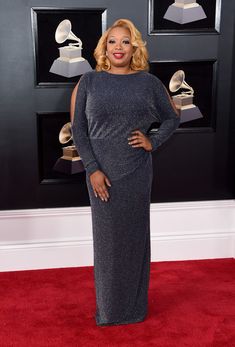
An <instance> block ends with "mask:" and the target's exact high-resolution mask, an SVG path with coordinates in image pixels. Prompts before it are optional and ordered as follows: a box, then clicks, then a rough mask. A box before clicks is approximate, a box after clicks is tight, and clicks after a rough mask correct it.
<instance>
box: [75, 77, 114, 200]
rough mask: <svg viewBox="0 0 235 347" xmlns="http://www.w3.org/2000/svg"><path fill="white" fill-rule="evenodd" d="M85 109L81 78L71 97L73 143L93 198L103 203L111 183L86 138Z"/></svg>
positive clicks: (84, 87)
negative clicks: (89, 184) (88, 181)
mask: <svg viewBox="0 0 235 347" xmlns="http://www.w3.org/2000/svg"><path fill="white" fill-rule="evenodd" d="M85 109H86V85H85V81H84V78H83V77H81V78H80V81H79V82H78V84H77V85H76V87H75V88H74V90H73V92H72V96H71V104H70V118H71V124H72V126H71V129H72V134H73V141H74V143H75V145H76V147H77V150H78V153H79V155H80V156H81V159H82V162H83V165H84V167H85V170H86V172H87V174H88V176H89V178H90V181H91V185H92V188H93V191H94V194H95V196H96V197H98V195H99V197H100V198H101V199H102V200H103V201H108V198H109V192H108V190H107V186H111V183H110V181H109V179H108V177H107V176H106V175H105V174H104V173H103V172H102V171H101V169H100V167H99V164H98V162H97V161H96V158H95V156H94V153H93V150H92V147H91V144H90V140H89V137H88V122H87V117H86V113H85Z"/></svg>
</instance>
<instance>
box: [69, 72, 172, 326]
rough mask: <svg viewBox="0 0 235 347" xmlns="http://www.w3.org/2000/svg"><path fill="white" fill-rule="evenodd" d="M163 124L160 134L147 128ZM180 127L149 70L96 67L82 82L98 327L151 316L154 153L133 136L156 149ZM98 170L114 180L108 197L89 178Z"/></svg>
mask: <svg viewBox="0 0 235 347" xmlns="http://www.w3.org/2000/svg"><path fill="white" fill-rule="evenodd" d="M156 121H158V122H159V123H161V125H160V127H159V129H158V131H155V132H148V129H149V127H150V125H151V124H152V123H153V122H156ZM178 125H179V117H178V116H177V115H176V114H175V112H174V110H173V109H172V106H171V105H170V102H169V100H168V96H167V94H166V91H165V89H164V87H163V85H162V83H161V81H160V80H159V79H158V78H157V77H155V76H153V75H151V74H150V73H147V72H144V71H141V72H137V73H134V74H129V75H117V74H110V73H108V72H104V71H102V72H96V71H91V72H88V73H85V74H84V75H83V76H82V77H81V79H80V83H79V87H78V92H77V98H76V104H75V114H74V122H73V125H72V132H73V139H74V142H75V145H76V146H77V149H78V152H79V154H80V156H81V158H82V160H83V164H84V166H85V169H86V183H87V187H88V192H89V198H90V203H91V212H92V231H93V247H94V274H95V289H96V313H95V320H96V324H97V325H119V324H130V323H136V322H141V321H143V320H144V319H145V317H146V315H147V311H148V287H149V273H150V258H151V255H150V196H151V185H152V175H153V173H152V156H151V152H147V151H145V150H144V149H143V148H138V147H136V148H134V147H131V146H130V145H129V144H128V139H127V138H128V137H129V136H130V133H131V131H133V130H135V129H139V130H141V131H142V132H144V133H145V134H146V136H148V137H149V139H150V141H151V143H152V145H153V150H152V151H154V150H156V149H157V148H158V146H160V145H161V144H162V143H163V142H164V141H166V140H167V139H168V138H169V137H170V135H171V134H172V133H173V132H174V130H175V129H176V128H177V127H178ZM97 169H100V170H102V171H103V172H104V173H105V174H106V175H107V176H108V177H109V179H110V181H111V187H108V190H109V194H110V198H109V200H108V202H105V201H102V200H101V199H100V198H96V197H95V195H94V192H93V189H92V186H91V183H90V178H89V177H90V175H91V173H93V172H94V171H96V170H97Z"/></svg>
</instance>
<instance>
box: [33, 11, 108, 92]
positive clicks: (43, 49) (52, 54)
mask: <svg viewBox="0 0 235 347" xmlns="http://www.w3.org/2000/svg"><path fill="white" fill-rule="evenodd" d="M104 11H105V10H104V9H70V10H69V9H53V10H52V9H36V8H35V9H34V10H33V12H32V21H33V23H32V24H33V32H34V44H35V58H36V62H35V70H36V83H37V84H38V85H40V86H43V85H44V86H45V85H49V84H51V83H62V82H64V83H71V82H76V81H77V79H78V78H77V76H75V77H71V78H66V77H63V76H59V75H56V74H53V73H51V72H49V70H50V68H51V65H52V63H53V61H54V60H55V59H57V58H58V57H59V50H58V48H59V47H63V46H67V45H68V44H69V43H70V42H74V41H70V40H68V41H65V42H64V43H62V44H58V43H57V42H56V41H55V31H56V28H57V26H58V25H59V23H60V22H61V21H62V20H64V19H69V20H70V22H71V24H72V32H73V33H74V34H75V35H76V36H77V37H79V38H80V39H81V41H82V43H83V46H82V47H83V49H82V56H83V58H85V59H87V60H88V62H89V63H90V65H91V66H92V68H95V65H96V62H95V59H94V57H93V52H94V49H95V47H96V45H97V42H98V40H99V38H100V36H101V35H102V15H103V13H104Z"/></svg>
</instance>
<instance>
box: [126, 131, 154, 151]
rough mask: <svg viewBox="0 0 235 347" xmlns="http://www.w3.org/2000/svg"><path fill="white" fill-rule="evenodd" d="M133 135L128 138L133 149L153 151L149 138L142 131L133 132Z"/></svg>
mask: <svg viewBox="0 0 235 347" xmlns="http://www.w3.org/2000/svg"><path fill="white" fill-rule="evenodd" d="M131 133H132V134H133V135H131V137H128V144H129V145H131V146H132V147H143V148H144V149H145V150H146V151H148V152H150V151H151V150H152V144H151V142H150V141H149V139H148V137H147V136H145V135H144V134H143V133H142V132H141V131H140V130H134V131H132V132H131Z"/></svg>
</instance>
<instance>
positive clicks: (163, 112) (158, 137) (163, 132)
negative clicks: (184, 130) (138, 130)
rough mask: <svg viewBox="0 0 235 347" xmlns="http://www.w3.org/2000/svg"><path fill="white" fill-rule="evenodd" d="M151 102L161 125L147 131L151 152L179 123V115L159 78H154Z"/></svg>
mask: <svg viewBox="0 0 235 347" xmlns="http://www.w3.org/2000/svg"><path fill="white" fill-rule="evenodd" d="M153 102H154V104H155V109H156V113H157V115H158V118H159V119H157V120H158V121H159V120H160V123H161V125H160V127H159V129H158V130H154V129H153V130H151V131H149V132H148V138H149V140H150V142H151V144H152V147H153V148H152V151H151V152H153V151H155V150H156V149H157V148H158V147H159V146H160V145H161V144H162V143H164V142H165V141H166V140H167V139H168V138H169V137H170V136H171V135H172V134H173V132H174V131H175V130H176V129H177V128H178V126H179V124H180V117H179V116H178V115H177V114H176V112H175V110H174V109H173V107H172V105H171V102H170V100H169V97H168V95H167V92H166V90H165V87H164V85H163V83H162V82H161V81H160V80H159V79H156V80H155V87H154V101H153Z"/></svg>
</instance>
